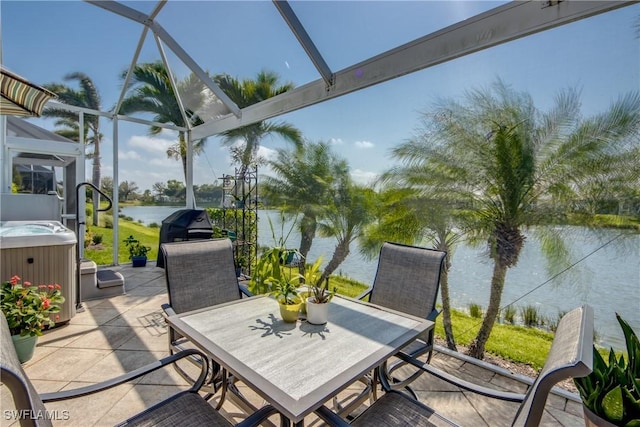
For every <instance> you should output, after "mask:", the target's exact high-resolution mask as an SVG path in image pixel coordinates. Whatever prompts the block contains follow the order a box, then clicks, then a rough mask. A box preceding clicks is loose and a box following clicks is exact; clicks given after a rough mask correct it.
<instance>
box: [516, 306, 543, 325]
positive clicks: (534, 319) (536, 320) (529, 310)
mask: <svg viewBox="0 0 640 427" xmlns="http://www.w3.org/2000/svg"><path fill="white" fill-rule="evenodd" d="M520 315H521V316H522V322H523V323H524V325H525V326H527V327H530V328H532V327H534V326H538V325H539V324H540V310H539V309H538V308H537V307H536V306H535V305H527V306H525V307H521V308H520Z"/></svg>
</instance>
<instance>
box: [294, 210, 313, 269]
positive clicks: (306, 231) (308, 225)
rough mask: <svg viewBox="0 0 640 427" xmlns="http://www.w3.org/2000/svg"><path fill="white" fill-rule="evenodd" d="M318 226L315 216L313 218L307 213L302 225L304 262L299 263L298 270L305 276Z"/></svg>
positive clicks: (301, 235) (301, 247) (301, 253)
mask: <svg viewBox="0 0 640 427" xmlns="http://www.w3.org/2000/svg"><path fill="white" fill-rule="evenodd" d="M317 227H318V225H317V223H316V219H315V218H311V217H309V216H308V215H305V216H304V217H303V218H302V225H301V227H300V249H299V251H300V255H302V262H301V263H300V264H299V265H298V272H299V273H300V274H301V275H303V276H304V273H305V271H306V263H307V255H309V251H310V250H311V244H312V243H313V237H314V236H315V235H316V228H317Z"/></svg>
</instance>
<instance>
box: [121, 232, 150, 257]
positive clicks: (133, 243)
mask: <svg viewBox="0 0 640 427" xmlns="http://www.w3.org/2000/svg"><path fill="white" fill-rule="evenodd" d="M124 244H125V245H126V247H127V248H128V249H129V259H133V257H143V256H147V252H149V251H150V250H151V248H150V247H149V246H145V245H143V244H142V243H140V241H139V240H138V239H136V238H135V237H133V236H129V237H127V238H126V239H124Z"/></svg>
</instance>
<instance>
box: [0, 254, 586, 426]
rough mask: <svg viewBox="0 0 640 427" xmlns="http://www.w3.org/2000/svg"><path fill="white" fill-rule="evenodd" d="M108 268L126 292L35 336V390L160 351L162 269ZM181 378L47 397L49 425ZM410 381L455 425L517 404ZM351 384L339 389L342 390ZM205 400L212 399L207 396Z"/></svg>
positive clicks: (180, 384) (88, 378) (80, 380)
mask: <svg viewBox="0 0 640 427" xmlns="http://www.w3.org/2000/svg"><path fill="white" fill-rule="evenodd" d="M112 269H114V270H119V271H121V273H122V274H123V275H124V277H125V287H126V295H121V296H116V297H111V298H108V299H101V300H94V301H87V302H85V303H84V306H85V310H84V311H83V312H81V313H78V314H77V315H76V316H75V317H73V318H72V319H71V321H70V322H69V323H68V324H67V325H63V326H60V327H58V328H55V329H53V330H51V331H48V332H47V333H45V335H44V336H43V337H41V338H40V339H39V342H38V347H37V349H36V353H35V356H34V357H33V359H32V360H31V361H29V362H27V363H26V364H25V365H24V367H25V370H26V372H27V375H28V376H29V377H30V378H31V379H32V380H33V383H34V385H35V387H36V389H37V390H38V391H39V392H52V391H58V390H66V389H72V388H76V387H80V386H85V385H88V384H92V383H96V382H99V381H102V380H105V379H108V378H112V377H114V376H116V375H119V374H121V373H124V372H126V371H129V370H132V369H135V368H137V367H140V366H142V365H144V364H147V363H149V362H151V361H154V360H157V359H160V358H161V357H163V356H166V355H167V332H166V327H165V324H164V320H163V317H162V310H161V309H160V305H161V304H162V303H164V302H167V295H166V289H165V283H164V270H162V269H160V268H157V267H155V266H154V264H153V263H151V264H149V265H148V266H147V267H146V268H135V269H134V268H131V267H130V266H121V267H115V268H112ZM432 363H434V364H436V365H438V366H440V367H443V368H446V369H449V370H452V371H455V373H456V375H458V376H462V377H464V378H466V379H469V380H471V381H476V382H479V383H480V384H484V385H487V384H488V385H489V386H493V387H496V388H499V389H502V390H511V391H517V392H523V391H524V390H525V389H526V385H525V384H524V383H522V382H520V381H517V380H514V379H512V378H510V377H509V376H505V375H501V373H500V372H495V371H494V370H489V369H485V367H483V366H478V365H476V364H473V363H470V362H469V361H467V360H464V359H462V360H461V359H459V358H456V357H451V356H450V355H447V354H445V353H437V354H436V355H435V356H434V359H433V362H432ZM185 384H186V383H185V382H184V380H183V379H182V378H181V377H180V376H179V375H178V374H177V373H176V372H175V371H174V370H173V369H166V370H164V371H161V372H156V373H153V374H149V375H147V376H145V377H143V378H141V379H139V380H138V381H136V382H135V383H130V384H127V385H123V386H119V387H116V388H114V389H111V390H108V391H105V392H102V393H99V394H95V395H92V396H87V397H83V398H79V399H73V400H68V401H64V402H54V403H49V404H47V408H48V409H49V410H51V411H57V412H54V414H56V415H58V416H59V418H67V419H60V420H54V425H60V426H83V427H84V426H89V425H95V426H103V425H104V426H106V425H113V424H115V423H117V422H119V421H122V420H124V419H126V418H127V417H129V416H131V415H133V414H135V413H136V412H138V411H140V410H142V409H143V408H145V407H148V406H150V405H151V404H153V403H154V402H156V401H158V400H160V399H162V398H164V397H165V396H169V395H171V394H173V393H174V392H175V391H176V390H177V389H180V388H184V387H185ZM355 387H357V386H355ZM414 389H415V391H416V392H417V394H418V396H419V398H420V399H421V400H423V401H424V402H425V403H427V404H428V405H429V406H431V407H433V408H434V409H436V410H439V411H441V412H442V413H443V414H445V415H447V416H448V417H449V418H452V419H453V420H455V421H457V422H459V423H461V424H462V425H467V426H507V425H510V421H511V420H512V419H513V416H514V414H515V411H516V410H517V404H513V403H500V402H496V401H493V400H491V399H486V398H482V397H479V396H475V395H473V394H471V393H467V392H461V391H460V390H459V389H457V388H455V387H452V386H450V385H448V384H446V383H443V382H441V381H439V380H436V379H434V378H433V377H430V376H428V375H423V376H421V377H420V378H419V379H418V380H417V381H416V382H414ZM243 392H245V393H246V394H247V396H248V397H250V398H251V400H254V401H255V404H256V405H258V406H261V405H262V403H263V402H262V401H261V400H260V399H258V398H257V397H256V396H255V395H252V393H251V391H250V390H246V389H243ZM353 392H354V390H347V391H345V392H343V395H345V394H351V393H353ZM1 398H2V409H3V417H2V421H1V423H0V425H1V426H8V425H14V424H15V425H17V424H16V423H15V422H12V421H11V420H10V419H8V418H10V417H9V416H8V414H7V412H6V410H7V409H12V408H13V406H12V404H13V402H12V400H11V397H10V395H9V393H8V392H7V389H6V388H5V387H2V396H1ZM212 401H213V402H215V398H214V399H213V400H212ZM223 413H225V414H227V415H228V416H229V417H230V418H233V419H235V420H236V421H238V420H240V419H241V415H240V411H239V410H238V408H237V407H235V406H234V405H233V404H232V403H229V402H225V404H224V406H223ZM274 420H276V421H277V418H274ZM305 422H306V425H319V424H320V422H319V420H317V419H316V418H315V417H314V416H310V417H308V419H306V420H305ZM542 425H545V426H583V425H584V420H583V418H582V407H581V404H580V403H578V401H577V400H576V398H575V396H571V395H570V394H568V393H565V394H560V395H558V394H552V395H551V397H550V398H549V400H548V402H547V408H546V411H545V415H544V417H543V420H542Z"/></svg>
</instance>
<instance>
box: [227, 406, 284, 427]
mask: <svg viewBox="0 0 640 427" xmlns="http://www.w3.org/2000/svg"><path fill="white" fill-rule="evenodd" d="M277 413H278V411H276V408H274V407H273V406H271V405H265V406H263V407H262V408H260V409H258V410H257V411H255V412H254V413H253V414H251V415H249V416H248V417H247V418H245V419H244V420H242V422H240V423H238V424H236V426H239V427H250V426H257V425H260V423H261V422H262V421H264V420H266V419H267V417H269V416H271V415H273V414H277Z"/></svg>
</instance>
